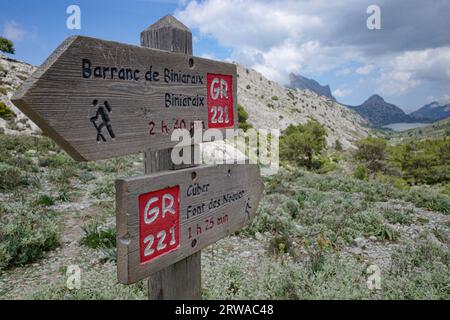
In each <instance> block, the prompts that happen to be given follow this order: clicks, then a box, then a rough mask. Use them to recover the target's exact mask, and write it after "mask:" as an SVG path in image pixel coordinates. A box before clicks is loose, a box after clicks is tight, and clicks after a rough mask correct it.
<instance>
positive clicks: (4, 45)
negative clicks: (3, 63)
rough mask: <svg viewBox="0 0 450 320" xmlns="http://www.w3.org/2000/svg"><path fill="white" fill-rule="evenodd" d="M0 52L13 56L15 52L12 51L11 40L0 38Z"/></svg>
mask: <svg viewBox="0 0 450 320" xmlns="http://www.w3.org/2000/svg"><path fill="white" fill-rule="evenodd" d="M0 51H3V52H5V53H10V54H14V53H15V51H16V50H15V49H14V44H13V43H12V41H11V40H9V39H6V38H3V37H0Z"/></svg>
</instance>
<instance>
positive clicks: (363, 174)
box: [353, 163, 369, 181]
mask: <svg viewBox="0 0 450 320" xmlns="http://www.w3.org/2000/svg"><path fill="white" fill-rule="evenodd" d="M353 177H355V178H356V179H359V180H366V181H367V180H369V175H368V174H367V170H366V166H365V165H363V164H362V163H360V164H358V166H357V167H356V169H355V170H354V171H353Z"/></svg>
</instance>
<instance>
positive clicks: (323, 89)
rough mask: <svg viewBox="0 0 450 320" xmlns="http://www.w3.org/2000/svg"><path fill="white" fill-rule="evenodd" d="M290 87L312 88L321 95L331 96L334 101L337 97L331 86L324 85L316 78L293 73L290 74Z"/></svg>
mask: <svg viewBox="0 0 450 320" xmlns="http://www.w3.org/2000/svg"><path fill="white" fill-rule="evenodd" d="M289 88H293V89H300V90H311V91H312V92H315V93H317V94H318V95H319V96H324V97H327V98H330V99H331V100H333V101H336V99H335V98H334V97H333V95H332V94H331V89H330V86H322V85H321V84H320V83H318V82H317V81H316V80H313V79H308V78H305V77H303V76H301V75H296V74H294V73H291V74H290V75H289Z"/></svg>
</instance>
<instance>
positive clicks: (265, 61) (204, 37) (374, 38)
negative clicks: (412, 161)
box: [0, 0, 450, 112]
mask: <svg viewBox="0 0 450 320" xmlns="http://www.w3.org/2000/svg"><path fill="white" fill-rule="evenodd" d="M0 1H1V2H2V4H1V8H2V9H1V11H0V34H1V35H2V36H3V37H6V38H9V39H11V40H12V41H13V42H14V44H15V48H16V54H15V55H14V57H15V58H16V59H18V60H22V61H25V62H28V63H31V64H33V65H40V64H41V63H42V62H43V61H44V60H45V59H46V58H47V57H48V56H49V55H50V54H51V53H52V51H53V50H54V49H55V48H56V47H57V46H58V45H59V44H60V43H61V42H62V41H63V40H64V39H65V38H66V37H68V36H71V35H74V34H80V35H87V36H92V37H96V38H102V39H107V40H114V41H118V42H123V43H129V44H135V45H139V35H140V32H141V31H142V30H144V29H145V28H147V27H148V26H149V25H151V24H152V23H153V22H155V21H156V20H158V19H159V18H161V17H163V16H164V15H166V14H172V15H174V16H175V17H176V18H178V19H179V20H180V21H181V22H183V23H184V24H185V25H187V26H188V27H189V28H190V29H191V30H192V33H193V39H194V41H193V46H194V55H196V56H201V57H206V58H211V59H215V60H225V61H236V62H238V63H241V64H244V65H246V66H247V67H250V68H254V69H256V70H257V71H259V72H261V73H262V74H263V75H264V76H266V77H267V78H269V79H271V80H273V81H277V82H279V83H281V84H285V85H286V84H287V83H288V76H289V73H291V72H293V73H296V74H301V75H303V76H306V77H309V78H312V79H315V80H317V81H319V82H320V83H321V84H329V85H330V87H331V90H332V92H333V94H334V95H335V97H336V98H337V100H338V101H339V102H341V103H344V104H347V105H359V104H361V103H362V102H364V101H365V100H366V99H367V98H368V97H369V96H371V95H373V94H379V95H381V96H382V97H384V98H385V100H386V101H388V102H391V103H394V104H396V105H398V106H399V107H401V108H402V109H404V110H405V111H406V112H411V111H414V110H416V109H418V108H420V107H421V106H423V105H425V104H427V103H429V102H431V101H439V102H441V103H448V102H450V31H449V30H450V19H449V18H448V16H449V14H450V1H449V0H333V1H330V0H295V1H294V0H291V1H290V0H283V1H281V0H270V1H269V0H267V1H266V0H258V1H256V0H204V1H199V0H167V1H164V0H95V1H93V0H79V1H75V0H71V1H67V0H35V1H29V0H14V1H6V0H0ZM374 4H375V5H377V6H378V7H379V8H380V27H381V29H375V30H370V29H369V28H368V27H367V19H369V18H371V16H372V12H369V13H368V12H367V11H368V10H367V9H368V7H369V6H370V5H374ZM70 5H78V6H79V7H80V9H81V29H80V30H69V29H68V28H67V27H66V21H67V19H68V18H69V14H67V12H66V11H67V8H68V7H69V6H70Z"/></svg>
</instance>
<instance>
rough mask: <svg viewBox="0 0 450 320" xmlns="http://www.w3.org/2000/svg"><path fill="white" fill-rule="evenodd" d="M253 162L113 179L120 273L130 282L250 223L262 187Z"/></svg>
mask: <svg viewBox="0 0 450 320" xmlns="http://www.w3.org/2000/svg"><path fill="white" fill-rule="evenodd" d="M263 189H264V188H263V184H262V182H261V180H260V178H259V169H258V167H257V166H256V165H219V166H200V167H197V168H191V169H183V170H177V171H172V172H170V173H167V172H166V173H156V174H152V175H148V176H143V177H136V178H129V179H120V180H118V181H117V182H116V190H117V193H116V200H117V202H116V205H117V232H118V235H117V236H118V252H117V255H118V262H119V264H118V274H119V281H120V282H121V283H124V284H130V283H133V282H136V281H139V280H142V279H144V278H147V277H148V276H149V275H150V274H153V273H155V272H156V271H159V270H161V269H163V268H165V267H167V266H169V265H172V264H173V263H175V262H178V261H180V260H182V259H183V258H186V257H188V256H190V255H192V254H193V253H195V252H197V251H199V250H201V249H202V248H204V247H206V246H208V245H210V244H212V243H214V242H216V241H217V240H220V239H222V238H224V237H225V236H227V235H229V234H231V233H233V232H235V231H237V230H239V229H240V228H242V227H243V226H245V225H246V224H248V223H249V222H250V221H251V220H252V218H253V217H254V215H255V214H256V208H257V206H258V203H259V200H260V198H261V196H262V192H263Z"/></svg>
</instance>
